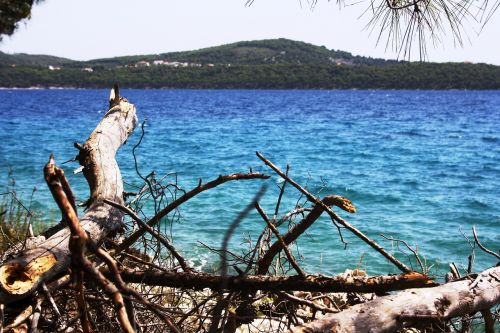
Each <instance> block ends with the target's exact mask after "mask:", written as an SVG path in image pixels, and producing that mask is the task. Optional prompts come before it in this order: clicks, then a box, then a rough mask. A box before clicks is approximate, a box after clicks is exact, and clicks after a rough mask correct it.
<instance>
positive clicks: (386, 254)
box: [256, 152, 412, 273]
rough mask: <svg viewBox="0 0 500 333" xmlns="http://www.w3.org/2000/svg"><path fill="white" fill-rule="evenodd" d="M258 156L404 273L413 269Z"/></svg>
mask: <svg viewBox="0 0 500 333" xmlns="http://www.w3.org/2000/svg"><path fill="white" fill-rule="evenodd" d="M256 154H257V157H259V158H260V159H261V160H262V161H263V162H264V163H265V164H266V165H267V166H269V167H270V168H271V169H272V170H273V171H274V172H276V173H277V174H278V175H279V176H280V177H281V178H283V179H284V180H286V181H287V182H289V183H290V184H291V185H292V186H293V187H295V188H296V189H297V190H299V191H300V192H302V193H303V194H304V195H305V196H306V197H307V199H308V200H310V201H311V202H313V203H315V204H316V205H318V206H320V207H321V208H323V210H325V211H326V212H327V213H328V215H330V217H331V218H332V219H333V220H334V221H336V222H338V223H339V224H341V225H342V226H343V227H344V228H346V229H347V230H349V231H350V232H352V233H353V234H354V235H356V236H357V237H358V238H360V239H361V240H362V241H364V242H365V243H366V244H368V245H370V246H371V247H372V248H373V249H374V250H376V251H377V252H378V253H380V254H381V255H383V256H384V257H386V258H387V259H388V260H389V261H390V262H392V263H393V264H394V265H395V266H396V267H398V268H399V269H400V270H401V271H402V272H404V273H409V272H411V271H412V270H411V269H410V268H409V267H408V266H406V265H405V264H403V263H402V262H401V261H399V260H398V259H396V257H394V256H393V255H391V254H390V253H389V252H387V251H386V250H385V249H384V248H383V247H382V246H380V245H379V244H378V243H377V242H375V241H374V240H372V239H370V238H368V236H366V235H365V234H364V233H362V232H361V231H360V230H358V229H357V228H355V227H354V226H352V225H351V224H350V223H348V222H347V221H346V220H344V219H343V218H341V217H340V216H338V215H337V214H336V213H335V212H334V211H333V210H332V209H331V208H330V207H328V205H326V204H325V203H324V202H322V201H321V200H320V199H318V198H316V197H315V196H314V195H312V194H311V193H310V192H309V191H307V190H306V189H305V188H303V187H302V186H300V185H299V184H298V183H297V182H295V181H294V180H293V179H291V178H290V177H288V176H287V175H286V174H285V173H284V172H283V171H281V170H280V168H278V167H277V166H276V165H274V164H273V163H272V162H271V161H269V160H268V159H267V158H265V157H264V155H262V154H261V153H259V152H257V153H256Z"/></svg>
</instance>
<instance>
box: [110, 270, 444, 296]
mask: <svg viewBox="0 0 500 333" xmlns="http://www.w3.org/2000/svg"><path fill="white" fill-rule="evenodd" d="M104 274H105V275H109V274H110V272H109V271H106V272H104ZM121 277H122V279H123V281H125V282H128V283H142V284H146V285H151V286H163V287H174V288H190V289H204V288H210V289H212V290H231V291H241V290H247V291H254V290H265V291H283V290H302V291H323V292H359V293H372V292H377V293H378V292H387V291H393V290H402V289H407V288H424V287H432V286H435V285H437V284H436V283H435V282H434V281H433V280H431V279H429V278H428V277H427V276H425V275H422V274H419V273H416V272H413V273H409V274H400V275H383V276H373V277H349V278H345V277H341V276H334V277H328V276H322V275H319V276H317V275H309V276H307V277H306V278H302V277H300V276H268V275H244V276H227V275H226V276H222V275H212V274H208V273H197V272H164V271H146V272H140V271H134V270H131V269H128V268H124V269H123V270H122V272H121Z"/></svg>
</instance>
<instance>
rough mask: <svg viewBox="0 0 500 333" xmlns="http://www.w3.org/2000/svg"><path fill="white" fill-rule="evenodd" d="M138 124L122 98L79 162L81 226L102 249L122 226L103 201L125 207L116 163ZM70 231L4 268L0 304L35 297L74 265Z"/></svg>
mask: <svg viewBox="0 0 500 333" xmlns="http://www.w3.org/2000/svg"><path fill="white" fill-rule="evenodd" d="M136 123H137V116H136V111H135V106H134V105H133V104H131V103H129V102H128V101H127V100H126V99H125V98H120V97H119V96H118V94H116V95H115V96H113V97H112V98H111V100H110V109H109V111H108V112H107V113H106V115H105V116H104V118H103V119H102V120H101V122H100V123H99V124H98V125H97V127H96V128H95V129H94V131H93V132H92V133H91V134H90V136H89V138H88V139H87V141H85V143H84V144H83V145H77V144H75V146H76V147H77V148H78V149H79V154H78V156H77V160H78V161H79V162H80V164H81V165H82V166H83V174H84V176H85V178H86V180H87V182H88V184H89V187H90V199H89V200H88V202H87V212H86V214H85V215H84V216H83V217H81V218H80V224H81V226H82V227H83V228H84V229H85V230H86V232H87V233H88V234H89V237H90V238H91V239H92V240H93V241H94V242H95V243H97V244H99V243H101V242H102V241H103V240H104V239H105V238H106V236H108V235H109V234H110V233H111V232H114V231H116V230H118V229H119V228H120V227H121V226H122V225H123V213H122V212H121V211H120V210H118V209H116V208H114V207H112V206H110V205H107V204H105V203H104V202H103V200H104V199H108V200H111V201H114V202H117V203H123V182H122V177H121V174H120V169H119V168H118V164H117V163H116V160H115V155H116V152H117V150H118V149H119V148H120V146H121V145H122V144H124V143H125V141H126V140H127V138H128V137H129V135H130V134H131V133H132V132H133V130H134V128H135V125H136ZM70 235H71V233H70V231H69V229H68V228H64V229H62V230H60V231H58V232H57V233H55V234H54V235H52V236H51V237H49V238H47V239H46V240H44V241H42V242H37V245H36V246H35V247H33V248H31V249H27V250H25V251H24V252H22V253H20V254H18V255H17V256H15V257H14V258H13V259H11V260H9V261H8V262H6V263H4V264H3V265H2V266H1V267H0V302H1V303H4V304H6V303H11V302H13V301H16V300H18V299H21V298H24V297H26V296H28V295H30V294H31V293H33V292H34V291H35V290H36V289H37V288H38V286H39V285H40V284H41V283H42V282H44V281H47V280H49V279H51V278H53V277H55V276H57V275H58V274H60V273H62V272H64V271H65V270H66V269H67V268H68V267H69V265H70V262H71V259H70V258H71V257H70V250H69V247H68V243H69V238H70Z"/></svg>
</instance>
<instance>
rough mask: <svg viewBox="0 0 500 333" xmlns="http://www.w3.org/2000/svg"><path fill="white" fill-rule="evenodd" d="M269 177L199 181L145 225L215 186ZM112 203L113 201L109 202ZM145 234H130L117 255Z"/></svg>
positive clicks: (245, 175) (253, 175)
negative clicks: (194, 186)
mask: <svg viewBox="0 0 500 333" xmlns="http://www.w3.org/2000/svg"><path fill="white" fill-rule="evenodd" d="M268 178H269V176H267V175H264V174H261V173H253V172H250V173H233V174H231V175H220V176H219V177H217V179H214V180H212V181H210V182H208V183H205V184H202V183H201V180H200V183H199V185H198V186H197V187H196V188H194V189H192V190H191V191H189V192H186V193H185V194H184V195H183V196H181V197H180V198H178V199H176V200H174V201H172V202H171V203H170V204H168V205H167V206H166V207H165V208H163V209H162V210H161V211H159V212H158V214H156V215H155V216H154V217H153V218H151V219H150V220H149V221H148V222H147V224H148V225H149V226H150V227H152V226H154V225H155V224H157V223H158V222H160V221H161V219H162V218H163V217H164V216H166V215H167V214H168V213H170V212H172V211H173V210H174V209H176V208H177V207H179V206H180V205H181V204H183V203H184V202H186V201H188V200H189V199H191V198H192V197H194V196H196V195H197V194H199V193H201V192H203V191H206V190H209V189H212V188H214V187H216V186H219V185H221V184H224V183H226V182H229V181H235V180H248V179H268ZM111 201H113V200H111ZM146 232H147V230H146V229H145V228H140V229H139V230H137V231H135V232H134V233H132V234H131V235H130V236H129V237H128V238H127V239H125V240H124V241H123V242H122V243H121V244H120V246H119V247H118V249H117V250H116V252H117V253H119V252H121V251H123V250H125V249H128V248H129V247H130V246H131V245H132V244H134V243H135V241H137V240H138V239H139V238H140V237H141V236H142V235H144V234H145V233H146Z"/></svg>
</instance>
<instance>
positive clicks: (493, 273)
mask: <svg viewBox="0 0 500 333" xmlns="http://www.w3.org/2000/svg"><path fill="white" fill-rule="evenodd" d="M499 303H500V267H494V268H490V269H488V270H486V271H484V272H482V273H481V274H479V275H478V276H477V277H476V278H475V279H464V280H462V281H454V282H449V283H446V284H444V285H442V286H438V287H434V288H427V289H408V290H404V291H401V292H398V293H397V294H395V295H390V296H384V297H379V298H377V299H375V300H373V301H370V302H366V303H363V304H359V305H355V306H353V307H351V308H350V309H347V310H344V311H342V312H339V313H336V314H329V315H327V316H325V317H324V318H322V319H319V320H316V321H313V322H311V323H309V324H305V325H303V326H300V327H296V328H294V329H292V330H290V332H293V333H302V332H303V333H313V332H332V333H334V332H373V333H384V332H396V331H397V330H399V329H402V328H404V327H411V326H415V325H419V326H424V327H425V325H426V324H432V323H439V322H442V321H443V320H446V319H450V318H454V317H461V316H466V315H468V314H471V313H475V312H478V311H485V310H486V311H488V310H489V309H490V308H492V307H494V306H496V305H497V304H499ZM488 312H489V311H488Z"/></svg>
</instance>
